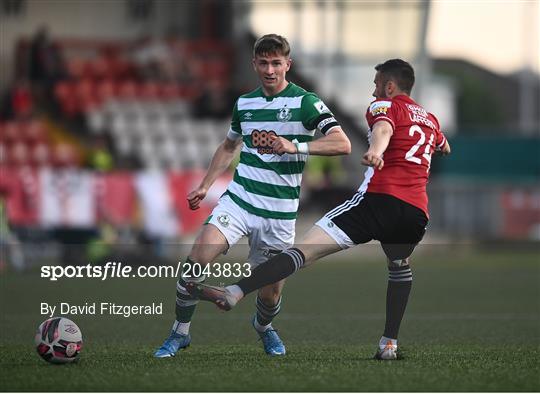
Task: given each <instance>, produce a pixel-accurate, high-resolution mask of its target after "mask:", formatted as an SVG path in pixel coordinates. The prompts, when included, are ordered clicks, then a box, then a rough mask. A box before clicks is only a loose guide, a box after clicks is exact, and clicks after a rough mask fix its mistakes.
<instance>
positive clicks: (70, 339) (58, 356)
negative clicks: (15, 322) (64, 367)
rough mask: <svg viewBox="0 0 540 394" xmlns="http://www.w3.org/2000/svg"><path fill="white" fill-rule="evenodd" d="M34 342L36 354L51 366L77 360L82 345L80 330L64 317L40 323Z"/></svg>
mask: <svg viewBox="0 0 540 394" xmlns="http://www.w3.org/2000/svg"><path fill="white" fill-rule="evenodd" d="M35 342H36V350H37V352H38V354H39V355H40V356H41V357H42V358H43V359H44V360H45V361H48V362H50V363H53V364H65V363H71V362H73V361H75V360H77V359H78V358H79V354H80V352H81V349H82V344H83V341H82V333H81V330H80V328H79V327H78V326H77V325H76V324H75V323H73V322H72V321H71V320H69V319H66V318H65V317H52V318H50V319H47V320H45V321H44V322H43V323H41V324H40V325H39V328H38V329H37V332H36V337H35Z"/></svg>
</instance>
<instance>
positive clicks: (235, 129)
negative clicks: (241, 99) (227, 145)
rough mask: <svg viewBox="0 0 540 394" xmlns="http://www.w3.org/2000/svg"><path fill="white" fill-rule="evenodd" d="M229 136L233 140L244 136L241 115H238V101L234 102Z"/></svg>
mask: <svg viewBox="0 0 540 394" xmlns="http://www.w3.org/2000/svg"><path fill="white" fill-rule="evenodd" d="M227 138H228V139H230V140H233V141H234V140H237V139H240V138H242V127H241V126H240V117H239V116H238V101H237V102H236V103H235V104H234V108H233V112H232V118H231V127H230V128H229V132H228V133H227Z"/></svg>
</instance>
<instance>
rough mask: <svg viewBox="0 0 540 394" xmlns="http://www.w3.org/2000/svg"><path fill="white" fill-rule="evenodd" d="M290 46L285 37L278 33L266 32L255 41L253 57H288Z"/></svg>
mask: <svg viewBox="0 0 540 394" xmlns="http://www.w3.org/2000/svg"><path fill="white" fill-rule="evenodd" d="M290 53H291V47H290V45H289V42H288V41H287V39H286V38H285V37H283V36H280V35H278V34H266V35H264V36H262V37H261V38H259V39H258V40H257V41H255V45H253V57H255V56H257V55H281V56H285V57H288V56H289V54H290Z"/></svg>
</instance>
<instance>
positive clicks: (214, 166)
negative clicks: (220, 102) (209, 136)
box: [187, 138, 242, 210]
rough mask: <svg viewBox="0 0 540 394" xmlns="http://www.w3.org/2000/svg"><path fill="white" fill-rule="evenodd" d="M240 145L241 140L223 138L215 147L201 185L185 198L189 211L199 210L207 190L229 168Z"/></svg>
mask: <svg viewBox="0 0 540 394" xmlns="http://www.w3.org/2000/svg"><path fill="white" fill-rule="evenodd" d="M241 144H242V139H241V138H240V139H237V140H231V139H229V138H225V140H224V141H223V142H222V143H221V144H220V145H219V146H218V147H217V149H216V152H215V153H214V156H213V157H212V161H211V162H210V166H209V167H208V170H207V171H206V175H205V176H204V178H203V180H202V181H201V184H200V185H199V187H197V188H196V189H195V190H193V191H192V192H191V193H189V194H188V196H187V200H188V203H189V207H190V208H191V209H193V210H195V209H199V205H200V203H201V201H202V200H203V199H204V197H206V193H207V192H208V189H210V187H211V186H212V185H213V184H214V182H215V181H216V179H217V178H218V177H219V176H220V175H221V174H223V173H224V172H225V170H226V169H227V168H229V166H230V165H231V163H232V161H233V159H234V157H235V155H236V149H237V148H238V147H239V146H240V145H241Z"/></svg>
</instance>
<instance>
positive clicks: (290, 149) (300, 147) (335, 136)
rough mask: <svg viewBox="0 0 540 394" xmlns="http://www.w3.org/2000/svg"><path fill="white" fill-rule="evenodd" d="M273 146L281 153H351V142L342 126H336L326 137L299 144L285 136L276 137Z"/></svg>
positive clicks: (326, 154)
mask: <svg viewBox="0 0 540 394" xmlns="http://www.w3.org/2000/svg"><path fill="white" fill-rule="evenodd" d="M272 148H273V149H274V152H276V153H277V154H279V155H282V154H283V153H290V154H296V153H306V154H307V153H309V154H310V155H319V156H338V155H348V154H350V153H351V142H350V141H349V137H347V135H346V134H345V133H344V132H343V130H342V129H341V127H334V128H333V129H331V130H330V131H328V133H327V134H326V135H325V136H324V137H321V138H319V139H318V140H316V141H312V142H309V143H307V142H304V143H301V144H298V143H293V142H291V141H289V140H287V139H285V138H283V137H276V138H275V139H274V140H273V142H272Z"/></svg>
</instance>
